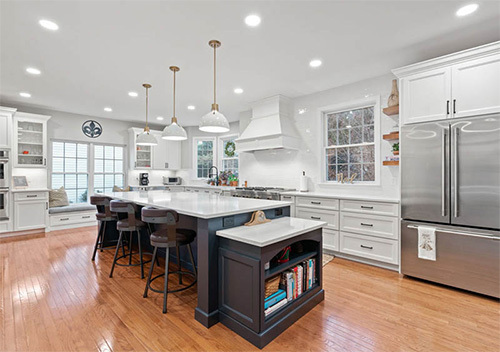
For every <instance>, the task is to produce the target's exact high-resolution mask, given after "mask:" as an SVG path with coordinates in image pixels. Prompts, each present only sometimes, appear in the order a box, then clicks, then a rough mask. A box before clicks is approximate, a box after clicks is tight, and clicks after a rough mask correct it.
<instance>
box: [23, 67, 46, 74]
mask: <svg viewBox="0 0 500 352" xmlns="http://www.w3.org/2000/svg"><path fill="white" fill-rule="evenodd" d="M26 72H28V73H31V74H32V75H39V74H40V73H42V71H40V70H39V69H37V68H34V67H28V68H27V69H26Z"/></svg>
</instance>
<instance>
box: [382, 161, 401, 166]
mask: <svg viewBox="0 0 500 352" xmlns="http://www.w3.org/2000/svg"><path fill="white" fill-rule="evenodd" d="M382 164H384V166H398V165H399V160H387V161H384V162H383V163H382Z"/></svg>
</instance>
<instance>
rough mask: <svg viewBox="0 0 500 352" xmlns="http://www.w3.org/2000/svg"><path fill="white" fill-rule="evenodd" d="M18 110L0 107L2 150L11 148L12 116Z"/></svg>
mask: <svg viewBox="0 0 500 352" xmlns="http://www.w3.org/2000/svg"><path fill="white" fill-rule="evenodd" d="M15 112H16V109H12V108H5V107H0V148H2V149H3V148H8V149H10V148H11V140H10V139H11V137H10V136H11V135H12V130H11V128H12V127H11V126H12V116H13V115H14V113H15Z"/></svg>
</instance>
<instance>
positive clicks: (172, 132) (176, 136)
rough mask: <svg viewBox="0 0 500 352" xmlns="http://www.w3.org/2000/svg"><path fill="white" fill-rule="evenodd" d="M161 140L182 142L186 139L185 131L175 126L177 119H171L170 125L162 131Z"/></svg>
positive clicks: (177, 125)
mask: <svg viewBox="0 0 500 352" xmlns="http://www.w3.org/2000/svg"><path fill="white" fill-rule="evenodd" d="M161 138H162V139H166V140H170V141H184V140H186V139H187V134H186V130H185V129H184V128H182V126H179V124H177V118H175V117H172V123H171V124H170V125H168V126H167V127H165V128H164V129H163V133H162V135H161Z"/></svg>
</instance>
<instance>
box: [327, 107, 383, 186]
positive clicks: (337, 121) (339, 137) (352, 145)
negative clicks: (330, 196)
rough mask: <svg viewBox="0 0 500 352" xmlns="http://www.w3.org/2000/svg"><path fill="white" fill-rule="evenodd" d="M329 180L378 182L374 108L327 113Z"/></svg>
mask: <svg viewBox="0 0 500 352" xmlns="http://www.w3.org/2000/svg"><path fill="white" fill-rule="evenodd" d="M325 124H326V126H325V128H326V130H327V135H326V145H325V156H326V180H327V181H338V180H340V174H343V177H344V179H346V178H351V177H352V176H354V181H357V182H372V183H373V182H374V181H375V140H374V135H375V119H374V106H367V107H362V108H356V109H350V110H346V111H339V112H332V113H326V114H325Z"/></svg>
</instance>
